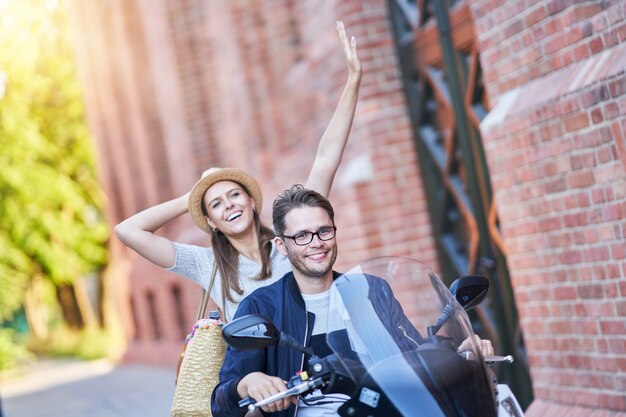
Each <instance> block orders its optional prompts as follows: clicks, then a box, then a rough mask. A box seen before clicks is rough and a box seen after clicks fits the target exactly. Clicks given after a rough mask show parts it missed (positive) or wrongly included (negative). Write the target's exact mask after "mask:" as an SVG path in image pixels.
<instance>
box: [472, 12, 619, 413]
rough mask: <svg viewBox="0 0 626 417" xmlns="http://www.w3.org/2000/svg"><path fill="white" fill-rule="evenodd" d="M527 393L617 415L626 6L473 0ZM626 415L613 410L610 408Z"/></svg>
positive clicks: (550, 407)
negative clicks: (526, 363) (525, 357)
mask: <svg viewBox="0 0 626 417" xmlns="http://www.w3.org/2000/svg"><path fill="white" fill-rule="evenodd" d="M470 3H471V7H472V11H473V13H474V16H475V19H476V27H477V34H478V40H479V45H480V46H479V47H480V53H481V63H482V65H483V70H484V77H485V81H486V88H487V91H488V93H489V96H490V102H491V103H492V110H491V113H490V115H489V116H488V117H487V118H486V119H485V120H484V122H483V123H482V126H481V128H482V130H483V139H484V145H485V149H486V153H487V157H488V161H489V167H490V171H491V176H492V183H493V186H494V190H495V194H496V199H497V203H498V207H499V211H500V213H499V214H500V220H501V227H502V233H503V235H504V239H505V244H506V247H507V250H508V262H509V266H510V269H511V274H512V281H513V286H514V290H515V297H516V301H517V305H518V309H519V312H520V316H521V320H522V327H523V329H524V331H525V333H524V334H525V342H526V346H527V348H528V353H529V358H530V365H531V374H532V379H533V387H534V393H535V402H534V403H533V404H532V406H531V407H530V409H529V410H528V413H527V415H529V416H534V415H536V416H540V415H541V416H543V415H550V416H556V415H568V416H570V415H572V416H579V415H580V416H583V415H584V416H591V415H593V416H596V415H597V416H600V415H602V416H608V415H617V412H618V411H625V410H626V394H625V392H626V279H625V277H626V262H625V260H626V243H625V242H626V240H625V237H626V222H625V218H626V181H625V178H626V177H625V173H626V172H625V169H626V153H625V152H624V150H625V136H624V133H625V129H626V118H625V116H624V115H625V114H626V94H625V93H626V72H625V71H624V70H625V69H626V4H625V3H624V2H623V1H573V0H572V1H568V0H553V1H525V2H522V1H515V2H512V1H499V0H473V1H470ZM619 415H623V413H621V414H619Z"/></svg>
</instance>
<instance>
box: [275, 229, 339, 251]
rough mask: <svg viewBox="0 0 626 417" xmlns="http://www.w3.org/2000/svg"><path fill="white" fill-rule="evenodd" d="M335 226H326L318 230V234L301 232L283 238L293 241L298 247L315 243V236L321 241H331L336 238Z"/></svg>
mask: <svg viewBox="0 0 626 417" xmlns="http://www.w3.org/2000/svg"><path fill="white" fill-rule="evenodd" d="M336 230H337V228H336V227H335V226H324V227H320V228H319V229H317V232H300V233H296V234H295V235H293V236H287V235H283V237H286V238H289V239H293V241H294V243H295V244H296V245H298V246H305V245H308V244H309V243H311V242H312V241H313V236H317V237H318V238H319V239H320V240H324V241H326V240H330V239H332V238H334V237H335V231H336Z"/></svg>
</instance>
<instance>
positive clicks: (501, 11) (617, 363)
mask: <svg viewBox="0 0 626 417" xmlns="http://www.w3.org/2000/svg"><path fill="white" fill-rule="evenodd" d="M70 3H71V5H72V14H73V21H74V23H75V25H74V26H75V28H76V37H75V38H76V46H77V47H76V50H77V54H78V60H79V65H80V68H81V75H82V78H83V82H84V85H85V94H86V102H87V108H88V114H89V123H90V125H91V127H92V131H93V134H94V136H95V138H96V142H97V147H98V153H99V155H100V161H101V163H100V168H101V179H102V184H103V186H104V188H105V190H106V192H107V195H108V197H109V204H108V208H107V209H108V218H109V221H110V223H111V225H114V224H116V223H117V222H119V221H120V220H122V219H124V218H126V217H128V216H129V215H131V214H133V213H135V212H137V211H139V210H141V209H143V208H146V207H148V206H150V205H153V204H156V203H158V202H161V201H165V200H167V199H170V198H172V197H175V196H178V195H181V194H184V193H186V192H187V191H188V190H189V188H190V187H191V185H192V184H193V183H194V182H195V180H196V179H197V178H198V177H199V176H200V173H201V172H202V171H203V170H204V169H206V168H207V167H209V166H214V165H215V166H238V167H242V168H245V169H246V170H248V171H249V172H251V173H252V174H254V175H255V176H256V177H257V178H258V179H259V182H260V183H261V185H262V187H263V191H264V194H265V198H266V200H268V201H271V198H272V196H273V195H276V193H277V192H279V191H280V190H282V189H284V188H286V187H287V186H289V185H290V184H292V183H297V182H303V181H304V180H305V179H306V178H305V177H306V173H307V172H308V168H309V166H310V163H311V162H312V160H311V155H312V153H313V152H314V150H315V147H316V145H317V140H318V139H319V137H320V136H321V134H322V132H323V129H324V128H325V126H326V123H327V121H328V120H329V118H330V116H331V114H332V111H333V109H334V106H335V104H336V102H337V100H338V98H339V94H340V92H341V89H342V88H343V84H344V82H345V79H346V76H347V72H346V68H345V64H344V62H343V57H342V52H341V50H340V49H339V47H338V41H337V39H336V35H335V29H334V25H335V20H337V19H341V20H343V21H344V23H345V24H346V27H347V30H348V32H349V34H354V35H355V36H356V37H357V43H358V50H359V56H360V57H361V60H362V63H363V67H364V77H363V83H362V88H361V93H360V99H359V104H358V107H357V114H356V117H355V122H354V125H353V129H352V134H351V137H350V141H349V144H348V148H347V150H346V153H345V155H344V160H343V162H342V166H341V168H340V171H339V173H338V176H337V179H336V182H335V185H334V187H333V191H332V193H331V196H330V197H331V201H333V203H334V206H335V207H336V208H337V223H338V228H339V230H341V233H340V239H339V244H340V247H341V250H340V254H339V259H338V269H339V270H341V269H345V268H346V267H349V266H351V265H353V264H355V263H357V262H358V261H360V260H363V259H367V258H372V257H375V256H381V255H401V256H409V257H412V258H415V259H418V260H421V261H422V262H424V263H427V264H429V265H432V266H433V267H434V268H435V269H436V270H441V265H439V261H438V259H439V258H438V255H437V245H436V242H435V240H436V239H435V237H434V232H433V226H432V222H431V215H430V214H429V209H428V205H427V198H428V196H427V193H426V191H425V186H424V181H422V179H423V175H422V174H421V171H420V164H421V163H422V162H420V161H421V159H420V158H419V156H418V155H417V153H416V151H415V149H416V148H415V146H414V140H415V137H414V133H415V132H414V128H413V127H412V124H411V117H410V111H409V108H410V107H409V106H407V97H406V95H405V94H404V92H403V91H404V90H403V84H402V78H401V71H400V65H399V60H398V55H397V53H396V47H395V45H394V42H395V41H394V37H393V34H392V32H393V30H392V27H391V26H392V24H391V23H390V22H391V20H390V16H389V14H390V3H394V4H402V5H403V6H404V8H405V9H407V8H408V9H410V8H413V9H414V10H415V11H416V15H415V19H416V22H417V21H418V20H419V21H420V22H421V23H420V24H419V25H417V24H416V25H415V29H414V31H415V34H416V38H415V39H416V40H415V41H414V47H415V50H416V51H417V52H418V53H416V54H415V59H416V60H418V61H419V60H423V61H424V62H430V61H428V60H429V59H434V60H435V61H436V60H437V59H438V58H432V55H428V54H426V53H422V52H421V51H423V50H425V49H424V48H422V49H420V45H419V44H420V42H422V43H427V42H431V41H429V38H428V37H427V36H428V34H429V33H431V32H432V30H431V29H432V28H431V26H433V25H434V24H435V23H434V20H435V19H434V12H433V8H434V6H433V4H434V3H433V2H430V1H418V2H417V4H416V5H413V4H412V2H401V1H389V2H387V1H383V0H344V1H338V0H323V1H322V0H308V1H304V0H303V1H296V0H272V1H264V2H262V1H255V0H235V1H229V0H211V1H199V0H198V1H196V0H184V1H180V0H176V1H174V0H150V1H148V0H124V1H122V0H109V1H83V0H80V1H79V0H74V1H72V2H70ZM450 3H455V4H454V5H453V6H452V8H451V9H450V10H451V12H450V15H451V16H452V26H453V31H452V37H453V40H454V41H456V42H457V43H458V42H459V39H461V38H463V36H464V35H463V34H461V33H460V31H461V30H465V31H471V35H472V37H473V38H474V39H475V44H473V45H475V46H472V54H474V56H476V57H479V58H478V59H479V63H480V67H481V69H482V86H483V87H484V98H483V100H482V101H483V102H484V103H485V107H486V110H487V111H488V114H487V115H486V117H484V118H482V119H481V120H480V124H479V130H480V136H481V137H482V144H483V147H484V152H485V157H486V162H487V165H488V167H489V173H490V184H491V186H492V188H493V195H494V201H495V203H497V213H498V216H499V230H500V232H501V246H502V250H503V252H505V253H506V259H507V265H508V269H509V271H510V277H511V279H510V281H511V285H512V288H513V292H514V298H515V303H516V305H517V311H518V312H519V318H520V324H521V328H522V329H523V332H524V341H525V346H526V349H527V352H528V358H529V365H530V374H531V379H532V386H533V393H534V398H535V400H534V402H533V404H532V405H531V407H530V409H529V411H528V415H531V416H532V415H537V416H539V415H550V416H553V415H554V416H556V415H568V416H569V415H580V416H583V415H584V416H588V415H594V416H595V415H598V416H611V415H619V412H620V411H621V412H622V414H621V415H623V412H624V411H626V394H625V392H626V262H625V260H626V243H625V237H626V222H625V221H624V219H625V218H626V181H625V178H626V176H625V173H626V137H625V134H626V118H625V116H624V115H625V114H626V72H625V71H624V70H625V69H626V4H624V2H623V1H619V0H604V1H582V0H581V1H574V0H545V1H540V0H539V1H538V0H525V1H522V0H519V1H505V0H467V1H456V2H450ZM462 10H467V12H466V14H465V15H464V16H466V17H464V18H463V19H464V20H463V22H464V23H463V24H462V25H461V24H460V23H459V22H458V19H456V18H455V16H457V15H461V14H462V13H461V11H462ZM429 13H430V14H431V15H432V17H431V18H430V19H431V20H428V14H429ZM455 19H456V20H455ZM459 28H461V29H459ZM455 30H456V32H455ZM420 35H422V36H421V37H420ZM431 46H432V45H431ZM434 49H435V50H436V48H434ZM435 53H437V52H435ZM269 206H270V205H269V204H266V205H265V209H264V212H263V217H264V218H265V219H266V220H267V221H269V215H270V213H269ZM163 233H166V234H167V235H168V236H169V237H171V238H173V239H175V240H178V241H181V242H192V243H193V242H195V243H199V244H204V243H208V239H206V237H205V236H203V234H202V233H201V232H200V231H199V230H196V229H195V228H194V227H193V226H192V223H191V221H190V219H188V218H181V219H180V221H179V222H178V223H177V224H175V225H172V226H171V227H170V228H168V230H165V231H163ZM111 250H112V260H113V262H112V265H111V268H110V271H109V274H110V276H111V277H113V279H114V285H115V288H116V290H117V291H119V300H120V308H121V311H122V314H123V317H124V322H125V323H126V325H127V333H128V337H129V341H130V344H129V348H128V352H127V355H126V358H127V360H134V361H147V362H153V363H162V364H167V365H173V364H174V363H175V361H176V357H177V353H178V350H179V349H180V346H181V341H182V339H183V337H184V334H185V333H186V332H187V331H188V327H189V324H190V323H192V322H193V317H194V314H195V307H196V303H197V300H198V296H199V293H198V290H197V289H196V288H195V287H194V286H193V285H191V284H190V283H188V282H186V281H184V280H182V279H180V278H178V277H176V276H174V275H172V274H169V273H167V272H164V271H162V270H160V269H158V268H155V267H154V266H152V265H150V264H149V263H147V262H146V261H143V260H142V259H141V258H140V257H138V256H137V255H136V254H134V253H133V252H131V251H129V250H127V249H125V248H124V247H123V246H122V245H121V244H120V243H119V242H117V241H112V242H111Z"/></svg>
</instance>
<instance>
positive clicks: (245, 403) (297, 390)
mask: <svg viewBox="0 0 626 417" xmlns="http://www.w3.org/2000/svg"><path fill="white" fill-rule="evenodd" d="M322 385H323V380H322V378H314V379H310V380H308V381H303V382H302V383H300V384H298V385H294V386H293V387H291V388H287V389H286V390H285V391H282V392H279V393H276V394H274V395H271V396H269V397H267V398H265V399H263V400H261V401H258V402H257V401H256V400H255V399H254V398H252V397H247V398H244V399H243V400H241V401H239V407H241V408H245V407H248V411H250V412H253V411H255V410H256V409H257V408H261V407H264V406H266V405H268V404H271V403H273V402H274V401H278V400H281V399H283V398H286V397H290V396H292V395H299V394H302V393H304V392H307V391H311V390H313V389H315V388H318V387H321V386H322Z"/></svg>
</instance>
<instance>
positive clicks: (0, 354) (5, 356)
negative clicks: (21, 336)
mask: <svg viewBox="0 0 626 417" xmlns="http://www.w3.org/2000/svg"><path fill="white" fill-rule="evenodd" d="M31 357H32V354H31V353H30V352H29V351H28V350H27V349H26V348H25V347H24V346H23V345H22V344H21V343H19V342H18V341H17V335H16V332H15V331H14V330H13V329H3V328H0V371H2V370H5V369H9V368H11V367H13V366H15V365H17V364H18V363H21V362H23V361H26V360H28V359H30V358H31Z"/></svg>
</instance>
